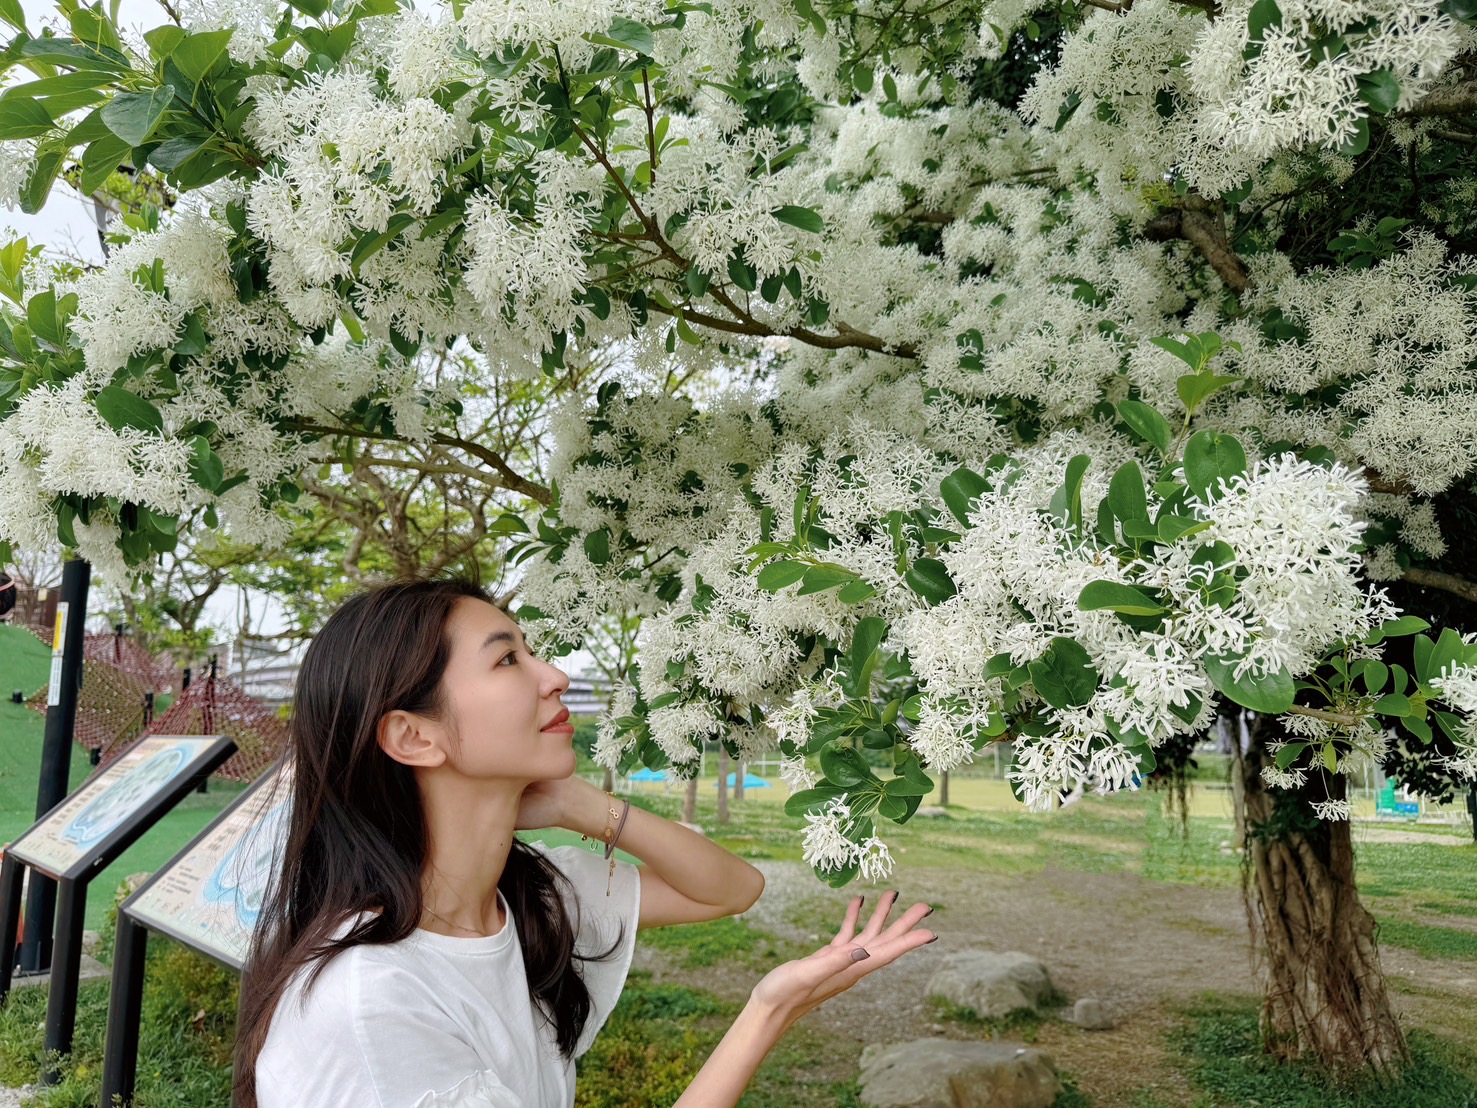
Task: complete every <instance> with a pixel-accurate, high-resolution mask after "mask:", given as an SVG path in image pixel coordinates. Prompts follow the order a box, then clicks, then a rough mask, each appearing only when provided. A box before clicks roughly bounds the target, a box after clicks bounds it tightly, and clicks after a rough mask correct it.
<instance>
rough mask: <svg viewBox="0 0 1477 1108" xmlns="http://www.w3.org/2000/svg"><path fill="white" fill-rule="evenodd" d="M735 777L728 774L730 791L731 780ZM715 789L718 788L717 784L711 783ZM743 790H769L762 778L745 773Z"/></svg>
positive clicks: (731, 786)
mask: <svg viewBox="0 0 1477 1108" xmlns="http://www.w3.org/2000/svg"><path fill="white" fill-rule="evenodd" d="M735 776H737V775H736V774H732V773H730V774H729V775H728V787H729V788H730V789H731V788H733V779H734V777H735ZM717 787H718V782H717V781H714V782H713V788H715V789H716V788H717ZM744 788H746V789H767V788H769V782H768V781H766V780H765V779H764V778H762V777H757V776H755V775H754V774H752V773H748V772H745V773H744Z"/></svg>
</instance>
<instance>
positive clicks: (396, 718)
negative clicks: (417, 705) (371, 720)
mask: <svg viewBox="0 0 1477 1108" xmlns="http://www.w3.org/2000/svg"><path fill="white" fill-rule="evenodd" d="M441 737H442V734H441V730H440V728H437V727H436V726H434V725H433V724H432V723H431V721H430V720H428V719H426V718H425V717H424V716H418V715H415V714H414V713H412V712H404V711H401V710H400V709H399V708H397V709H395V710H394V711H393V712H386V713H385V714H384V715H383V716H382V717H380V722H379V744H380V749H381V750H383V751H384V752H385V753H386V754H388V755H389V756H390V757H391V758H394V759H395V761H397V762H400V763H401V764H402V765H407V766H416V767H419V768H421V769H431V768H433V767H435V766H439V765H441V764H442V763H443V762H445V761H446V751H445V750H444V749H442V746H441V743H440V741H439V740H440V739H441Z"/></svg>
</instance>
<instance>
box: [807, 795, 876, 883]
mask: <svg viewBox="0 0 1477 1108" xmlns="http://www.w3.org/2000/svg"><path fill="white" fill-rule="evenodd" d="M852 820H853V817H852V813H851V809H850V807H848V806H847V803H846V798H845V797H837V798H836V799H835V800H832V801H831V802H830V803H828V804H827V805H826V806H825V808H823V809H822V810H821V811H819V812H814V813H811V814H810V815H807V816H806V817H805V824H806V827H805V832H804V834H803V836H802V839H801V852H802V857H803V859H804V861H805V864H806V865H809V866H814V867H815V868H816V869H817V870H819V871H820V872H821V873H834V872H836V871H837V870H842V869H846V868H847V867H848V866H856V867H857V868H858V874H859V876H860V877H861V879H862V880H863V881H881V880H884V879H885V878H886V877H887V876H888V875H889V874H890V873H892V865H893V862H892V852H891V851H889V850H888V849H887V844H886V843H884V842H883V841H882V840H881V839H879V838H877V837H876V836H875V835H870V836H868V837H866V838H865V839H863V840H862V841H861V842H856V841H854V840H853V839H852V838H851V837H850V833H851V832H852Z"/></svg>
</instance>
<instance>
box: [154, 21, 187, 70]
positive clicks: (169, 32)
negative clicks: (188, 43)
mask: <svg viewBox="0 0 1477 1108" xmlns="http://www.w3.org/2000/svg"><path fill="white" fill-rule="evenodd" d="M184 39H185V29H184V28H183V27H176V26H174V25H173V24H170V23H166V24H164V25H163V26H162V27H155V28H154V29H153V30H152V31H145V32H144V41H145V42H147V43H148V44H149V51H150V53H152V54H153V56H154V62H155V63H156V64H162V63H163V61H164V59H165V58H167V57H169V55H170V54H172V53H174V48H175V47H176V46H178V45H179V44H180V43H181V42H183V41H184Z"/></svg>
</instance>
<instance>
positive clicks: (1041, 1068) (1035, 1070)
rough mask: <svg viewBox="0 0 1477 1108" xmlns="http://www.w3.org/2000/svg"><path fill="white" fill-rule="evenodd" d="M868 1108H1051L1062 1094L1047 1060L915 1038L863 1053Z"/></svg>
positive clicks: (1008, 1048) (1006, 1046)
mask: <svg viewBox="0 0 1477 1108" xmlns="http://www.w3.org/2000/svg"><path fill="white" fill-rule="evenodd" d="M861 1068H862V1073H861V1102H862V1103H863V1104H866V1105H870V1106H871V1108H1050V1106H1051V1103H1052V1101H1054V1100H1056V1098H1057V1095H1058V1094H1059V1093H1061V1091H1062V1083H1061V1081H1060V1080H1059V1079H1058V1078H1057V1075H1056V1067H1055V1066H1053V1065H1052V1061H1051V1059H1050V1058H1049V1057H1048V1056H1047V1055H1045V1054H1043V1053H1042V1052H1041V1051H1039V1050H1036V1049H1035V1048H1034V1047H1028V1046H1022V1045H1021V1044H1019V1043H1005V1042H978V1043H976V1042H957V1041H955V1040H952V1039H917V1040H915V1041H914V1042H911V1043H894V1044H892V1045H891V1046H869V1047H867V1049H866V1050H864V1051H863V1052H862V1067H861Z"/></svg>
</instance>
